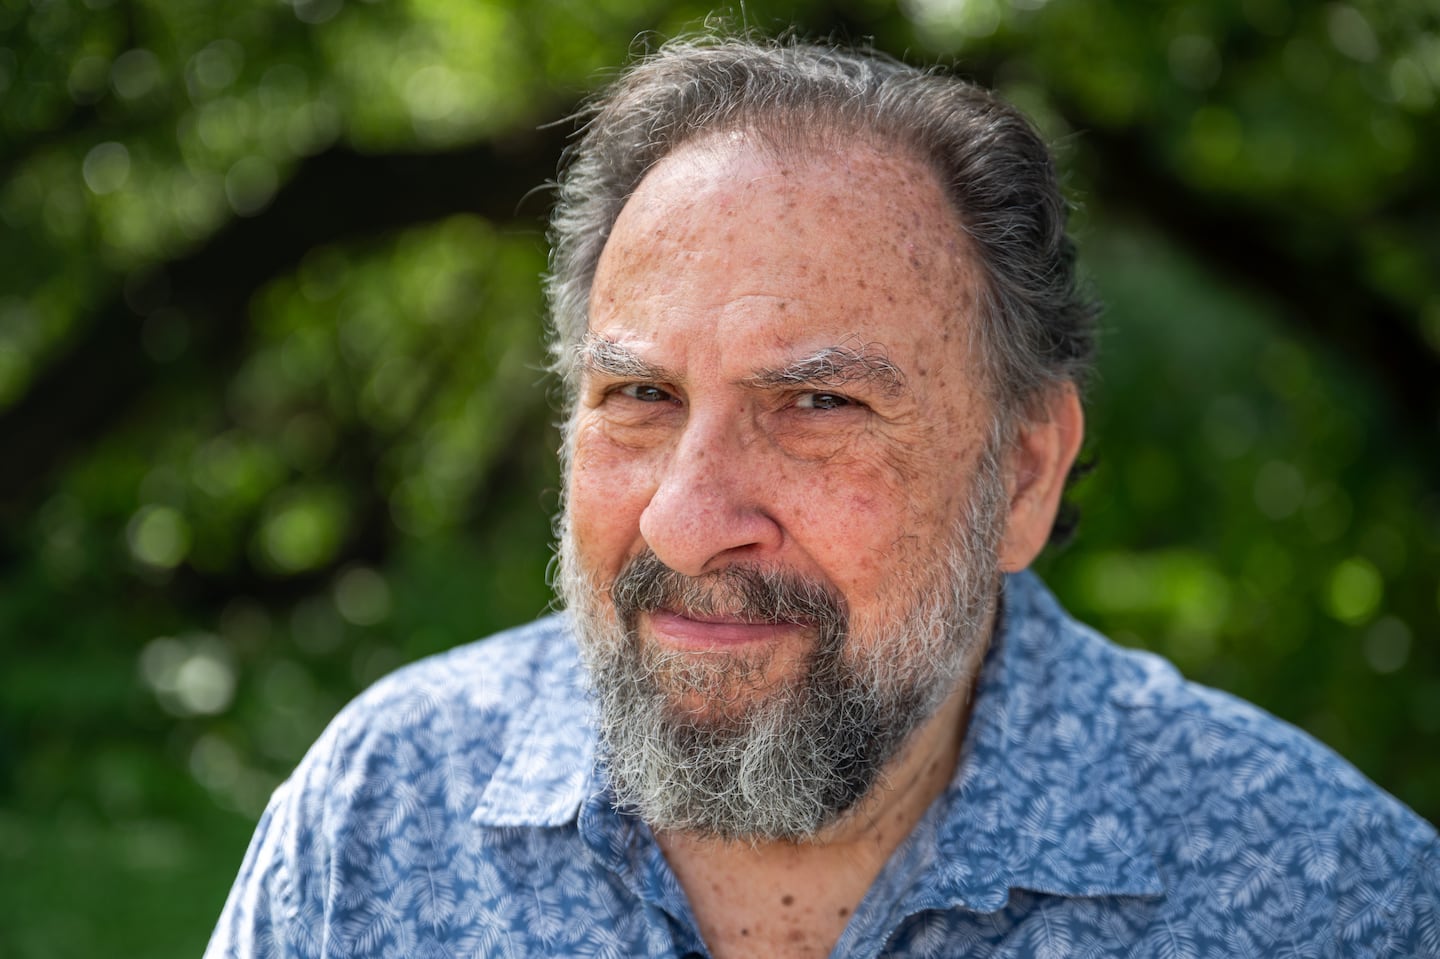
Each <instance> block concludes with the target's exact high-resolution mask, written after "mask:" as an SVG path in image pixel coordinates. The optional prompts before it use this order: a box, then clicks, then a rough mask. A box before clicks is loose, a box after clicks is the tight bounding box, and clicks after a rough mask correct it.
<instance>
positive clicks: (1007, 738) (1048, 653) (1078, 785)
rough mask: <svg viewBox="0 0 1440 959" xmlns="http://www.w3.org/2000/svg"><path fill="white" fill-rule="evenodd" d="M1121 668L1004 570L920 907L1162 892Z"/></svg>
mask: <svg viewBox="0 0 1440 959" xmlns="http://www.w3.org/2000/svg"><path fill="white" fill-rule="evenodd" d="M1120 669H1121V666H1120V665H1119V663H1118V660H1117V658H1116V657H1115V655H1114V651H1113V648H1112V647H1110V646H1109V644H1108V643H1106V642H1104V641H1103V640H1101V639H1100V638H1099V637H1098V636H1096V635H1095V634H1093V633H1091V632H1090V631H1089V630H1088V629H1086V628H1085V627H1083V626H1081V625H1079V624H1078V623H1076V622H1074V621H1073V620H1071V619H1070V618H1069V616H1068V615H1067V614H1066V613H1065V612H1064V610H1063V609H1061V608H1060V606H1059V604H1058V603H1057V602H1056V601H1055V599H1054V597H1053V596H1051V595H1050V593H1049V592H1048V591H1047V590H1046V589H1045V587H1044V586H1042V585H1041V583H1040V581H1039V580H1038V579H1037V578H1036V577H1035V576H1034V575H1033V574H1030V573H1022V574H1017V575H1014V576H1010V577H1007V579H1006V582H1005V591H1004V610H1003V613H1002V620H1001V624H1000V629H999V630H998V631H997V635H996V637H995V640H994V642H993V643H992V644H991V649H990V650H989V652H988V653H987V655H986V660H985V664H984V666H983V668H982V670H981V675H980V681H979V683H978V684H977V688H976V699H975V705H974V708H973V710H972V712H971V720H970V728H969V729H968V730H967V731H966V737H965V745H964V747H963V750H962V753H961V757H960V763H959V766H958V768H957V770H956V775H955V778H954V780H953V781H952V783H951V785H950V787H949V789H948V790H947V791H946V793H945V794H944V795H943V796H942V797H941V798H940V799H939V800H937V803H936V806H935V807H934V808H933V809H932V816H931V817H929V819H928V821H927V822H926V823H925V824H924V825H923V826H922V830H923V831H924V832H927V833H929V835H928V836H925V837H917V838H921V839H922V842H920V843H917V844H916V845H917V846H922V847H923V846H928V847H929V848H930V849H932V850H933V851H934V852H933V856H932V857H931V858H930V862H929V864H928V866H927V867H926V868H925V870H924V871H925V881H924V882H923V883H921V884H919V885H918V886H917V887H916V893H915V895H916V896H918V897H919V898H921V899H923V900H926V901H924V902H920V903H917V904H916V906H917V907H918V908H935V907H942V906H950V905H962V906H965V907H967V908H970V909H973V910H976V911H981V912H990V911H994V910H996V909H999V908H1001V907H1002V906H1003V905H1004V904H1005V902H1006V901H1007V900H1008V898H1009V891H1010V890H1011V889H1026V890H1030V891H1032V892H1040V893H1050V894H1054V895H1060V896H1083V897H1090V896H1158V895H1161V894H1162V893H1163V892H1164V889H1163V886H1162V884H1161V881H1160V875H1159V871H1158V869H1157V867H1156V864H1155V859H1154V855H1153V852H1152V850H1151V847H1150V845H1149V842H1148V839H1147V836H1146V833H1145V825H1144V823H1145V818H1144V813H1143V807H1142V806H1141V803H1140V801H1139V798H1138V795H1137V792H1136V789H1135V784H1134V781H1133V779H1132V778H1131V775H1130V769H1129V763H1128V761H1127V757H1126V751H1125V742H1124V737H1123V729H1122V728H1121V719H1120V714H1119V711H1118V710H1116V709H1115V708H1114V706H1113V703H1112V700H1113V697H1114V695H1115V691H1114V690H1115V684H1116V680H1117V679H1120V678H1121V677H1119V676H1117V672H1118V671H1120ZM924 839H928V840H929V841H928V842H924V841H923V840H924Z"/></svg>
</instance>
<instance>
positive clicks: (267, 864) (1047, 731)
mask: <svg viewBox="0 0 1440 959" xmlns="http://www.w3.org/2000/svg"><path fill="white" fill-rule="evenodd" d="M1064 216H1065V207H1064V204H1063V203H1062V201H1061V198H1060V196H1059V193H1058V190H1057V187H1056V183H1055V177H1054V173H1053V170H1052V166H1051V162H1050V158H1049V156H1048V153H1047V151H1046V150H1045V148H1044V146H1043V144H1042V143H1041V141H1040V140H1039V139H1038V137H1037V136H1036V135H1035V134H1034V132H1033V131H1032V130H1031V129H1030V127H1029V126H1028V125H1027V124H1026V123H1025V121H1024V120H1023V119H1022V118H1021V117H1020V116H1019V115H1018V114H1017V113H1016V112H1015V111H1014V110H1013V109H1011V108H1009V107H1008V106H1006V105H1004V104H1003V103H1001V102H999V101H998V100H996V99H995V98H994V97H992V96H991V95H989V94H987V93H985V92H983V91H981V90H978V89H976V88H974V87H972V86H969V85H966V84H964V83H961V82H959V81H956V80H953V79H950V78H946V77H943V76H939V75H934V74H924V73H920V72H918V71H915V70H912V69H909V68H906V67H904V66H902V65H899V64H896V63H893V62H891V61H889V60H885V59H882V58H879V57H875V56H871V55H867V54H853V53H846V52H840V51H837V50H833V49H829V48H825V47H811V46H805V45H800V44H775V43H756V42H751V41H739V40H707V41H698V42H686V43H675V44H671V45H669V46H667V47H666V48H665V49H663V50H662V51H661V52H659V53H658V54H656V55H654V56H653V57H650V58H648V59H645V60H643V61H642V62H640V63H638V64H637V65H635V66H634V67H633V68H631V69H630V70H629V71H628V72H627V73H626V74H625V75H624V76H622V77H621V78H620V79H619V81H618V82H617V83H616V84H615V85H614V87H613V88H612V89H611V90H610V91H609V92H608V93H607V94H606V95H605V96H604V97H603V99H601V100H600V101H599V103H598V104H597V105H596V107H595V110H594V115H593V117H592V118H591V120H590V122H589V124H588V126H587V127H586V129H585V133H584V136H583V137H582V139H581V140H580V142H579V143H578V145H577V146H576V148H575V150H574V154H573V156H572V157H570V159H569V162H568V166H567V168H566V172H565V174H564V176H563V177H562V181H561V184H560V198H559V204H558V208H557V211H556V214H555V218H554V227H553V240H554V258H553V275H552V279H551V287H550V292H551V299H552V307H553V322H554V340H553V356H554V364H555V369H556V371H557V372H558V374H559V375H560V376H561V377H562V378H563V380H564V382H565V384H566V387H567V403H568V409H567V420H566V427H565V441H564V450H563V457H564V461H565V476H566V500H565V507H564V513H563V516H562V518H561V523H560V538H561V543H560V565H559V574H558V581H559V582H558V586H559V591H560V593H561V594H562V596H563V598H564V600H565V604H566V607H567V613H566V614H565V615H564V616H560V617H553V618H550V619H546V620H542V621H541V622H539V623H536V624H533V625H531V626H528V627H524V628H522V629H519V630H516V631H513V632H511V633H507V634H505V635H503V636H500V637H496V638H494V639H491V640H488V641H486V642H484V643H481V644H476V645H473V646H469V647H465V648H462V649H458V650H455V651H453V652H451V653H449V654H447V655H444V656H440V657H437V658H435V659H433V660H430V661H427V662H424V663H421V664H418V665H416V666H413V667H410V668H409V669H406V670H402V671H401V672H400V673H398V674H396V675H395V676H392V677H390V678H389V679H387V680H385V681H384V682H382V683H380V684H379V685H378V686H376V687H375V688H374V689H372V690H371V691H370V692H368V693H366V694H365V695H364V696H362V697H361V698H360V699H359V700H358V701H357V702H356V703H354V704H352V706H350V707H349V708H348V709H347V710H346V711H345V712H344V713H342V715H341V716H340V717H339V718H338V719H337V720H336V722H335V723H334V724H333V725H332V727H331V728H330V730H329V731H327V733H326V734H325V736H324V737H323V738H322V739H321V741H320V742H319V743H318V744H317V745H316V746H315V747H314V749H313V750H312V751H311V753H310V755H309V756H308V757H307V758H306V759H305V761H304V762H303V763H302V764H301V766H300V768H299V769H298V770H297V771H296V773H295V775H294V776H293V777H292V778H291V779H290V780H289V782H287V783H286V784H285V785H284V786H282V787H281V789H280V790H279V791H278V792H277V794H276V796H275V799H274V800H273V801H272V803H271V806H270V808H269V810H268V811H267V812H266V814H265V818H264V820H263V821H262V823H261V825H260V828H259V831H258V833H257V836H256V839H255V841H254V843H253V845H252V848H251V850H250V852H249V855H248V856H247V858H246V861H245V864H244V866H243V867H242V870H241V874H240V877H239V880H238V881H237V883H236V886H235V889H234V891H233V893H232V895H231V898H230V901H229V903H228V904H227V906H226V908H225V912H224V915H223V916H222V917H221V921H220V925H219V927H218V928H217V930H216V933H215V937H214V939H213V940H212V942H211V945H210V950H209V955H211V956H213V957H221V956H237V955H238V956H303V957H310V956H330V957H342V956H407V957H429V956H455V957H461V956H467V957H468V956H543V955H554V956H600V955H606V956H674V955H692V954H693V955H710V956H716V957H728V956H825V955H834V956H874V955H879V954H882V953H883V954H885V955H894V956H959V955H965V956H1071V955H1090V956H1122V955H1123V956H1164V957H1171V956H1231V955H1233V956H1251V955H1254V956H1275V955H1306V956H1308V955H1315V956H1352V955H1354V956H1416V955H1430V956H1436V955H1440V849H1437V839H1436V835H1435V832H1434V830H1433V829H1431V828H1430V827H1429V826H1428V825H1427V824H1426V823H1424V822H1422V821H1421V820H1419V819H1418V818H1417V817H1416V816H1414V815H1413V814H1412V813H1410V812H1409V811H1407V810H1406V809H1404V808H1403V807H1402V806H1400V805H1399V804H1398V803H1396V802H1395V801H1394V800H1393V799H1391V798H1389V797H1388V796H1386V795H1384V794H1383V793H1381V792H1380V791H1379V790H1377V789H1376V788H1375V787H1373V786H1372V785H1370V784H1369V783H1367V782H1365V780H1364V779H1363V778H1362V777H1360V776H1359V775H1358V774H1357V773H1356V772H1355V771H1354V770H1352V769H1351V768H1350V767H1349V766H1347V765H1345V764H1344V763H1343V762H1342V761H1341V760H1339V759H1338V758H1336V757H1335V756H1333V755H1332V754H1330V753H1329V752H1327V751H1326V750H1325V749H1324V748H1323V747H1321V746H1319V745H1318V744H1316V743H1314V742H1313V741H1311V740H1309V739H1308V738H1306V737H1305V736H1303V735H1302V734H1301V733H1299V732H1297V731H1296V730H1294V729H1291V728H1289V727H1287V726H1285V725H1283V724H1281V723H1279V722H1278V721H1276V720H1274V719H1271V718H1269V717H1267V716H1265V715H1263V714H1261V713H1260V712H1258V711H1257V710H1255V709H1253V708H1251V707H1248V706H1246V705H1244V704H1241V703H1238V702H1236V701H1234V700H1232V699H1229V698H1228V697H1225V696H1223V695H1221V694H1218V693H1214V692H1211V691H1208V690H1204V689H1200V688H1196V687H1194V686H1191V685H1189V684H1187V683H1186V682H1185V681H1184V680H1183V679H1181V678H1180V677H1179V676H1178V675H1177V674H1176V673H1175V672H1174V671H1173V669H1171V668H1170V667H1169V666H1168V665H1166V664H1164V663H1163V662H1161V661H1159V660H1157V659H1155V658H1154V657H1151V656H1148V655H1145V654H1140V653H1135V652H1129V651H1123V650H1120V649H1118V648H1116V647H1113V646H1111V645H1109V644H1108V643H1107V642H1105V641H1104V640H1103V639H1101V638H1099V637H1097V636H1095V635H1094V634H1093V633H1091V632H1089V631H1087V630H1085V629H1084V628H1083V627H1081V626H1079V625H1077V624H1076V623H1074V622H1072V621H1071V620H1069V619H1068V618H1067V617H1066V616H1065V614H1064V613H1063V611H1062V610H1060V609H1059V608H1058V607H1057V605H1056V604H1055V602H1054V600H1053V599H1051V598H1050V597H1049V595H1048V594H1047V593H1046V592H1045V591H1044V589H1043V587H1042V586H1041V585H1040V584H1039V583H1038V582H1037V581H1036V580H1035V579H1034V578H1033V577H1031V576H1030V575H1029V574H1026V573H1024V572H1023V571H1024V570H1025V568H1026V567H1027V566H1028V565H1029V564H1030V562H1031V560H1033V559H1034V557H1035V556H1036V555H1037V553H1038V552H1039V551H1040V549H1041V548H1042V546H1043V545H1044V544H1045V542H1046V540H1047V538H1048V537H1049V536H1050V534H1051V530H1052V526H1053V525H1054V521H1055V517H1056V513H1057V509H1058V506H1059V502H1060V498H1061V494H1062V491H1063V488H1064V485H1065V479H1066V477H1067V474H1068V473H1069V470H1070V467H1071V464H1072V462H1073V461H1074V458H1075V453H1076V450H1077V448H1078V447H1079V445H1080V441H1081V436H1082V415H1081V410H1080V403H1079V398H1078V385H1079V381H1080V379H1081V378H1082V377H1083V374H1084V371H1085V368H1086V364H1087V362H1088V360H1089V355H1090V352H1091V337H1092V333H1091V323H1092V316H1093V314H1092V311H1091V309H1090V308H1089V306H1088V305H1087V304H1086V303H1085V302H1084V300H1083V298H1082V297H1081V296H1080V295H1079V294H1078V293H1077V290H1076V284H1075V280H1074V275H1073V270H1072V265H1071V264H1072V252H1071V246H1070V243H1069V241H1068V239H1067V238H1066V236H1065V232H1064Z"/></svg>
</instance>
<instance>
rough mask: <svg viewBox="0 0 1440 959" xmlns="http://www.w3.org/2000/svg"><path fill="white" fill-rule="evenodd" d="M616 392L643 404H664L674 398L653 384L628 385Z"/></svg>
mask: <svg viewBox="0 0 1440 959" xmlns="http://www.w3.org/2000/svg"><path fill="white" fill-rule="evenodd" d="M616 392H618V393H619V394H620V395H621V396H628V397H629V398H630V399H632V400H639V401H640V402H641V403H664V402H665V401H666V400H669V399H671V398H672V397H671V396H670V394H669V393H667V392H665V391H664V390H662V389H661V388H660V387H658V386H656V385H655V384H653V383H628V384H626V385H625V386H622V387H620V389H619V390H617V391H616Z"/></svg>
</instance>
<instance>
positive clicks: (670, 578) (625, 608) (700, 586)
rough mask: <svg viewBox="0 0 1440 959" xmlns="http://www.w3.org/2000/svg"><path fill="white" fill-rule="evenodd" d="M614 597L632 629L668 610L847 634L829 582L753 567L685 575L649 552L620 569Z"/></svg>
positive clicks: (840, 603) (841, 607)
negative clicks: (638, 621)
mask: <svg viewBox="0 0 1440 959" xmlns="http://www.w3.org/2000/svg"><path fill="white" fill-rule="evenodd" d="M610 599H611V602H613V603H614V604H615V610H616V612H617V613H618V614H619V616H620V621H621V622H623V623H626V624H629V625H633V624H634V622H635V617H636V616H638V615H639V614H640V613H651V612H656V611H659V610H665V611H667V612H673V613H678V614H680V615H682V616H691V617H694V618H708V617H725V618H733V619H738V620H740V621H741V622H746V623H766V624H777V625H778V624H787V625H797V626H808V627H812V628H815V629H818V630H820V631H821V633H822V634H824V633H829V634H843V632H844V631H845V628H846V617H847V607H846V604H845V600H844V598H843V597H842V596H841V595H840V594H839V592H838V591H837V590H835V589H834V588H833V587H831V586H830V585H829V584H827V583H824V582H821V581H819V580H815V579H810V578H807V577H804V576H800V575H798V574H795V573H789V572H785V571H783V570H778V569H767V568H762V567H755V566H727V567H725V568H724V569H720V570H716V571H715V572H713V573H706V574H704V575H703V576H686V575H685V574H683V573H679V572H676V571H675V570H673V569H671V568H670V567H668V566H666V565H665V564H664V563H662V562H661V561H660V559H659V557H657V556H656V555H655V553H654V552H653V551H652V550H649V549H647V550H645V551H644V552H642V553H639V554H637V555H636V556H635V558H634V559H632V560H630V562H628V563H627V564H626V565H625V568H624V569H623V570H621V571H620V575H619V576H617V577H616V578H615V582H614V583H613V584H611V587H610Z"/></svg>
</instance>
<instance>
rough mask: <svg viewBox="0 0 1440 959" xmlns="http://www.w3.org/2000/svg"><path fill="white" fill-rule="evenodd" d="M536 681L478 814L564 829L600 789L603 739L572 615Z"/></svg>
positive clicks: (490, 820) (557, 632)
mask: <svg viewBox="0 0 1440 959" xmlns="http://www.w3.org/2000/svg"><path fill="white" fill-rule="evenodd" d="M551 636H552V638H553V641H552V642H549V643H548V647H549V648H547V649H545V650H542V651H541V652H540V653H539V656H543V657H545V660H544V665H543V666H541V667H540V669H539V670H538V672H539V675H538V676H537V677H536V680H535V683H534V689H535V697H534V699H532V700H531V702H530V703H529V705H528V707H527V708H524V709H523V710H517V712H516V714H515V716H514V717H513V718H512V719H511V722H510V726H509V728H508V729H507V734H508V735H506V736H505V742H506V747H505V751H504V753H503V754H502V755H501V758H500V763H499V765H497V766H496V767H495V771H494V773H493V774H492V775H491V777H490V781H489V783H488V784H487V785H486V786H485V789H484V791H483V792H482V793H481V794H480V800H479V802H478V803H477V804H476V807H475V810H474V811H473V812H472V813H471V816H470V819H471V821H472V822H474V823H476V824H477V825H484V826H522V827H523V826H530V827H540V828H548V827H553V826H563V825H566V824H568V823H571V822H573V821H574V820H575V817H576V815H577V814H578V812H579V810H580V805H581V803H582V802H584V801H585V799H586V798H587V797H588V796H590V795H591V794H592V793H594V792H596V791H597V782H596V773H595V768H594V767H595V756H596V739H595V732H594V724H593V722H592V721H591V715H590V698H589V693H588V692H587V691H586V688H585V679H584V670H583V667H581V665H580V660H579V654H578V652H577V650H576V648H575V642H574V640H573V639H572V638H571V637H572V633H571V630H570V624H569V619H568V616H562V617H560V618H558V619H557V621H556V623H555V627H554V630H553V632H552V633H551Z"/></svg>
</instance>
